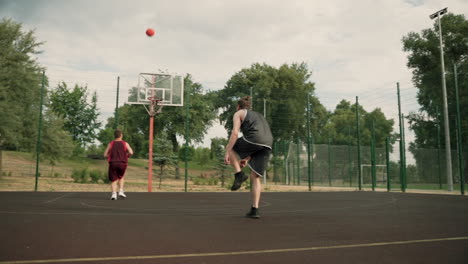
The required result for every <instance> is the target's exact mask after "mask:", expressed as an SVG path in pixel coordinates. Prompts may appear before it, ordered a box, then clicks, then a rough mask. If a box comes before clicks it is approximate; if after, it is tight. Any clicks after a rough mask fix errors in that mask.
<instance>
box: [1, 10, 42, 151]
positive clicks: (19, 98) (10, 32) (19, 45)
mask: <svg viewBox="0 0 468 264" xmlns="http://www.w3.org/2000/svg"><path fill="white" fill-rule="evenodd" d="M42 44H43V43H42V42H38V41H37V40H36V37H35V36H34V31H28V32H25V31H23V29H22V25H21V24H19V23H16V22H14V21H12V20H11V19H2V21H1V22H0V102H1V104H0V113H1V114H0V124H1V126H0V146H1V145H3V146H4V149H8V150H21V151H31V150H33V149H34V148H35V143H36V138H35V137H34V135H35V131H37V124H38V118H39V114H38V113H39V106H40V88H41V82H42V71H43V69H42V68H41V67H40V66H39V64H38V62H37V60H36V56H37V55H38V54H39V53H40V51H39V50H38V49H39V47H40V46H41V45H42Z"/></svg>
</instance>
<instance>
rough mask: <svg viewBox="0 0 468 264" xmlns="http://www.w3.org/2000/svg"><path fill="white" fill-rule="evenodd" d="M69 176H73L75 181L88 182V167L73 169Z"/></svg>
mask: <svg viewBox="0 0 468 264" xmlns="http://www.w3.org/2000/svg"><path fill="white" fill-rule="evenodd" d="M71 177H72V178H73V182H76V183H86V182H88V179H89V178H88V169H87V168H86V169H81V170H78V169H73V171H72V175H71Z"/></svg>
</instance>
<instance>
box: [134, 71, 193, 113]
mask: <svg viewBox="0 0 468 264" xmlns="http://www.w3.org/2000/svg"><path fill="white" fill-rule="evenodd" d="M154 99H157V100H158V105H165V106H183V105H184V77H183V76H180V75H173V74H161V73H140V74H139V75H138V84H137V86H136V87H132V89H131V90H130V93H129V97H128V104H143V105H147V104H151V101H152V100H154Z"/></svg>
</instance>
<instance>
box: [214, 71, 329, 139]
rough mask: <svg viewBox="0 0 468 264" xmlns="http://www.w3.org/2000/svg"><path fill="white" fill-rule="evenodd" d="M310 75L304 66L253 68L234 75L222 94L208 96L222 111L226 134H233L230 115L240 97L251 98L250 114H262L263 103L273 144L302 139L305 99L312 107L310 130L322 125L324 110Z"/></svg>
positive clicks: (304, 125)
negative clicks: (252, 112) (309, 99)
mask: <svg viewBox="0 0 468 264" xmlns="http://www.w3.org/2000/svg"><path fill="white" fill-rule="evenodd" d="M310 76H311V72H309V69H308V67H307V65H306V64H305V63H301V64H291V65H287V64H284V65H282V66H280V67H279V68H277V69H276V68H274V67H272V66H269V65H266V64H259V63H256V64H253V65H252V66H251V67H250V68H244V69H242V70H240V71H239V72H237V73H235V74H234V75H233V76H232V77H231V78H230V79H229V80H228V82H227V84H226V86H225V88H224V89H223V90H220V91H217V92H213V94H212V95H211V96H212V98H213V100H214V101H216V104H215V106H216V107H217V108H219V109H223V112H222V113H221V115H220V120H221V121H222V122H223V123H225V127H226V129H227V130H228V131H231V130H232V115H233V114H234V112H235V110H236V104H237V101H238V100H239V98H241V97H242V96H246V95H250V92H251V91H252V96H253V110H254V111H257V112H260V113H263V112H264V107H263V106H264V100H266V101H265V102H266V111H267V112H266V113H264V114H265V115H266V118H267V121H268V123H269V124H270V127H271V130H272V133H273V137H274V138H275V140H281V139H290V138H293V137H304V136H305V132H306V125H307V122H305V121H306V110H307V97H308V96H310V97H311V103H312V105H313V109H312V114H313V117H314V120H313V122H312V130H313V131H317V130H319V129H320V128H321V127H322V126H323V125H324V121H323V120H324V118H325V117H326V110H325V108H324V107H323V106H322V105H321V104H320V102H319V101H318V99H317V98H316V97H315V96H314V95H313V94H314V91H315V86H314V83H312V82H310V81H309V78H310Z"/></svg>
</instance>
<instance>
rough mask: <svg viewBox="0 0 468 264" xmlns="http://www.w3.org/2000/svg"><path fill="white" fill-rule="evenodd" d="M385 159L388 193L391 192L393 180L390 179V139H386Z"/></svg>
mask: <svg viewBox="0 0 468 264" xmlns="http://www.w3.org/2000/svg"><path fill="white" fill-rule="evenodd" d="M385 159H386V161H387V191H388V192H389V191H390V190H391V178H390V139H389V138H388V137H387V138H386V139H385Z"/></svg>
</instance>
